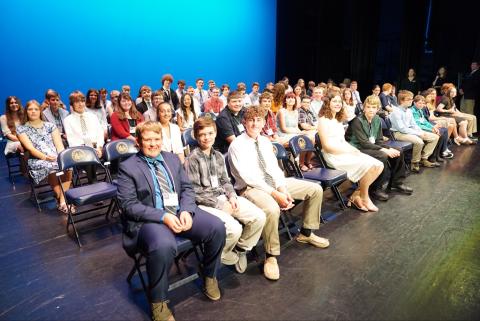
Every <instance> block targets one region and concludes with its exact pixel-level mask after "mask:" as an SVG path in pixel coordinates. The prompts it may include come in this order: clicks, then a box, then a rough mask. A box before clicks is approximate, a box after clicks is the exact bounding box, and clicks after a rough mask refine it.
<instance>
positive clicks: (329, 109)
mask: <svg viewBox="0 0 480 321" xmlns="http://www.w3.org/2000/svg"><path fill="white" fill-rule="evenodd" d="M231 98H235V93H232V95H231ZM70 103H71V105H72V106H73V108H74V110H77V111H79V108H78V107H79V106H78V105H84V98H83V97H82V95H79V93H74V95H73V96H71V101H70ZM228 106H229V108H230V107H233V104H232V106H230V105H228ZM366 106H368V104H366ZM76 107H77V108H76ZM229 110H230V109H229ZM322 110H323V113H321V114H320V116H321V117H320V126H319V134H320V138H321V140H322V145H323V148H324V151H323V154H324V157H325V158H326V159H327V162H329V164H330V165H332V166H334V167H337V168H340V169H345V170H346V171H347V173H348V174H349V178H350V179H351V180H352V181H354V182H355V181H360V184H359V185H360V187H359V190H358V192H355V193H357V194H356V195H355V193H354V195H353V196H352V199H351V200H352V202H353V203H354V204H355V205H356V206H357V207H358V208H360V209H363V210H373V211H376V210H378V209H377V208H376V207H375V206H374V205H373V203H372V202H371V200H370V199H369V196H368V186H369V185H370V184H371V183H372V182H373V181H374V180H375V179H377V177H378V176H379V175H380V173H381V172H382V170H383V168H384V165H383V163H381V162H379V161H376V160H375V159H374V158H371V157H369V156H367V155H365V154H362V153H360V152H359V151H358V150H356V149H355V148H352V147H351V146H350V145H349V144H348V143H346V141H345V138H344V129H343V124H342V122H341V121H343V120H344V115H343V114H344V111H343V110H344V108H343V103H342V99H341V97H340V95H339V94H338V93H336V92H332V93H329V94H328V96H327V97H325V100H324V108H322ZM249 113H250V115H256V116H251V117H252V118H249ZM26 114H27V119H28V124H27V123H25V124H26V125H27V127H32V128H31V130H30V131H29V132H36V133H34V134H31V133H30V135H32V136H30V137H36V136H35V135H38V132H39V131H38V129H42V128H44V127H45V129H46V130H45V132H46V133H49V134H50V136H51V137H52V139H51V141H52V142H53V145H54V148H55V149H57V151H58V150H61V149H63V147H58V146H60V144H58V140H59V139H58V137H59V134H58V131H57V130H56V129H55V127H54V126H53V125H51V126H48V125H45V124H46V123H43V122H42V121H41V119H40V106H39V104H38V103H36V102H29V103H27V106H26ZM374 115H375V113H374ZM265 116H266V110H265V109H262V108H257V107H252V108H249V109H247V110H246V111H245V115H244V116H243V117H244V118H243V120H242V125H243V128H244V129H246V134H245V133H243V134H241V135H240V136H242V137H244V138H246V139H247V141H248V137H247V136H249V137H250V138H251V136H250V135H248V133H249V130H248V129H249V128H250V129H251V130H256V131H258V133H257V134H256V136H255V135H254V136H255V137H256V138H257V140H256V141H257V142H258V148H259V149H260V142H261V141H264V142H266V145H265V146H267V147H268V148H267V147H264V148H262V150H265V151H267V150H270V151H271V150H272V149H271V145H270V144H269V143H268V141H269V140H268V139H266V138H263V136H260V133H261V132H262V131H263V130H264V125H265ZM219 118H220V117H219ZM217 120H218V119H217ZM339 120H340V121H339ZM199 123H201V122H199ZM156 124H157V125H156V126H158V127H159V128H160V129H159V130H157V131H159V132H160V136H161V135H162V134H163V132H162V128H161V125H160V124H158V123H156ZM209 127H212V128H214V126H209ZM139 128H140V129H141V128H142V126H140V127H139ZM237 129H238V128H237ZM42 131H43V130H42ZM137 132H138V128H137ZM24 134H27V136H28V135H29V133H26V132H24V131H23V128H21V127H20V131H19V138H20V140H21V141H22V143H23V140H24V139H23V138H24ZM215 134H216V130H215ZM195 135H196V137H197V139H199V141H200V140H201V139H200V136H199V135H198V133H196V134H195ZM205 136H209V140H208V142H209V144H213V142H214V140H215V137H212V136H213V135H212V134H211V133H210V134H208V135H207V134H206V135H205ZM258 137H262V138H261V139H260V138H258ZM32 140H34V141H36V139H32ZM157 140H158V139H157ZM146 141H150V142H151V143H152V142H154V143H155V140H153V139H152V140H146ZM254 141H255V140H254ZM157 143H158V142H157ZM231 143H232V146H231V148H230V159H231V160H232V161H231V162H232V164H231V165H232V169H233V170H232V172H233V173H234V174H233V175H234V176H235V179H236V181H237V182H240V183H239V184H240V185H241V184H242V182H243V184H244V185H243V188H242V186H237V187H238V190H240V191H242V189H244V191H243V193H242V195H245V197H246V198H247V199H248V198H251V202H252V203H254V204H257V203H258V204H257V206H258V207H259V208H260V209H262V210H263V212H264V213H265V214H266V215H267V219H266V221H268V216H269V215H273V217H275V213H276V212H277V207H278V208H288V207H289V206H291V205H292V200H293V198H292V196H293V197H295V195H294V194H296V192H294V190H295V187H294V186H292V187H291V188H292V190H290V191H289V190H288V184H287V183H285V184H287V185H286V186H277V185H278V183H276V181H275V178H276V177H277V179H279V180H280V182H281V181H282V180H281V175H283V174H281V175H279V176H276V173H275V171H276V170H277V166H276V165H273V164H276V161H275V158H274V156H273V158H272V155H273V153H272V152H270V154H271V155H270V156H269V155H268V154H267V155H262V153H263V152H262V153H260V155H262V156H258V155H259V154H258V152H257V147H256V146H257V145H256V144H254V146H251V147H254V148H255V149H254V150H255V152H256V153H257V156H256V158H257V159H258V160H259V161H258V164H259V166H258V168H259V169H260V171H263V172H265V173H263V174H262V173H261V172H260V174H262V175H258V173H257V174H255V175H253V179H255V178H257V180H258V178H260V180H261V182H258V181H257V183H258V184H257V185H256V184H255V183H252V184H253V186H250V185H249V182H251V181H250V180H252V176H249V175H250V174H251V173H252V168H251V163H250V160H251V159H252V155H251V154H247V153H245V151H246V150H248V148H247V145H242V140H240V139H239V140H236V139H235V140H232V142H231ZM244 143H245V142H244ZM139 144H140V146H141V147H142V152H143V153H144V154H145V153H148V152H149V151H153V150H157V149H158V146H151V147H150V148H147V149H146V150H144V149H143V145H142V143H141V142H140V143H139ZM159 144H160V146H161V144H162V136H161V137H160V143H159ZM245 144H246V143H245ZM23 145H24V146H28V141H27V142H26V143H23ZM154 145H155V144H154ZM157 145H158V144H157ZM236 145H239V146H238V148H237V153H235V149H234V147H235V146H236ZM38 146H39V148H41V147H40V145H38ZM27 149H29V150H30V149H31V147H30V146H28V148H27ZM50 149H51V150H53V148H52V146H50ZM32 150H34V149H32ZM250 150H252V149H251V148H250ZM32 154H34V156H35V158H36V160H40V161H49V162H52V163H54V162H55V161H54V159H55V157H51V155H49V154H48V153H45V154H42V153H39V154H37V155H35V153H32ZM192 155H194V154H193V153H192ZM202 157H203V155H202ZM238 158H240V159H243V161H238ZM262 159H263V162H262ZM267 160H268V162H267ZM236 161H237V163H236ZM262 163H263V164H264V165H263V166H262ZM180 164H181V162H180ZM242 164H243V169H242ZM245 164H248V166H245ZM122 166H123V165H122ZM122 166H121V170H120V174H122V173H124V174H127V173H128V171H123V172H122ZM269 166H273V168H271V169H270V171H268V170H267V169H268V167H269ZM187 168H189V169H190V163H189V162H188V161H187ZM209 170H210V169H209ZM236 171H237V172H236ZM154 172H157V171H154ZM188 172H189V173H190V170H189V171H188ZM240 172H243V173H244V175H243V176H245V177H247V178H246V179H245V180H243V181H242V178H243V176H242V175H235V173H240ZM267 172H269V173H270V172H271V174H270V175H267V174H266V173H267ZM164 173H166V174H167V175H168V174H169V173H171V172H169V170H166V171H164ZM180 174H181V173H180ZM277 174H278V173H277ZM269 176H270V177H269ZM175 177H177V175H171V174H170V179H174V178H175ZM178 177H181V175H179V176H178ZM243 179H244V178H243ZM217 180H218V177H217ZM159 181H160V180H159ZM192 181H193V180H192ZM213 181H215V180H213ZM253 181H254V182H255V180H253ZM272 181H273V183H272ZM207 182H208V180H207ZM262 182H263V183H262ZM269 182H270V183H269ZM297 183H298V182H297ZM302 183H305V182H302ZM159 184H160V183H159ZM209 184H210V187H211V185H212V184H214V183H212V179H210V180H209ZM217 184H218V182H217ZM272 184H273V186H274V187H276V188H274V187H272V186H271V185H272ZM167 185H168V184H167ZM173 185H174V184H170V186H173ZM269 185H270V188H269V187H268V186H269ZM313 185H315V184H313ZM122 186H124V184H122V182H121V181H120V184H119V191H120V194H119V195H121V190H122ZM126 186H128V184H127V185H126ZM136 186H138V185H136ZM315 186H316V189H317V194H318V193H321V188H319V186H318V185H315ZM249 187H250V188H251V189H250V190H252V194H253V195H251V196H250V197H249V196H248V194H249V193H248V191H249ZM365 187H366V188H365ZM402 187H403V190H404V191H407V192H408V189H407V188H405V186H404V185H403V186H402ZM255 188H257V189H258V190H259V191H256V190H255ZM284 188H287V190H285V189H284ZM159 189H161V188H160V187H159ZM125 190H128V191H129V193H130V194H129V195H130V196H131V192H132V190H131V188H130V189H125ZM201 190H202V191H203V190H204V189H203V188H201ZM300 190H301V191H304V192H305V191H307V190H308V188H307V189H305V186H303V187H301V188H300ZM261 191H263V192H266V195H267V196H268V195H269V194H270V196H271V197H272V199H273V200H274V201H275V202H276V204H277V205H276V206H275V203H272V202H267V203H270V204H265V198H264V197H262V198H261V199H260V200H257V203H255V197H256V196H258V195H261V193H260V192H261ZM410 192H411V190H410ZM290 194H291V195H290ZM136 195H143V196H142V200H144V199H145V198H144V195H145V193H140V192H138V193H137V194H136ZM320 195H321V194H320ZM229 196H231V193H230V194H228V190H225V191H224V197H222V198H221V199H223V203H221V204H223V205H222V206H221V209H224V206H225V201H226V200H228V203H229V205H226V208H225V209H226V211H227V212H228V210H229V209H232V210H233V207H237V206H238V205H239V204H240V202H239V203H237V202H235V201H233V203H234V204H232V202H230V198H227V197H229ZM168 198H169V199H171V197H168ZM173 198H174V197H173ZM298 198H300V199H305V196H303V198H302V196H299V197H298ZM201 199H203V198H201ZM267 199H268V198H267ZM120 200H122V197H121V196H120ZM150 201H151V199H150ZM177 203H178V200H177ZM320 203H321V202H320ZM123 204H125V203H123ZM169 204H170V203H169ZM272 204H273V207H271V206H272ZM160 206H161V205H160ZM125 207H126V205H125ZM215 208H217V207H216V206H215ZM217 209H218V208H217ZM272 211H273V212H272ZM126 212H128V210H127V211H126ZM134 213H136V212H134ZM257 213H259V212H258V211H257ZM269 213H270V214H269ZM271 213H274V214H271ZM315 213H316V214H315V215H313V217H311V216H308V215H307V214H308V213H307V211H306V212H305V215H306V217H305V219H304V226H303V228H302V233H301V234H300V236H299V238H298V240H299V241H301V242H302V241H303V242H308V243H312V244H314V245H317V246H319V247H325V246H328V240H323V239H320V238H318V237H316V236H315V235H314V234H312V233H311V229H315V228H318V227H317V226H318V221H319V213H320V207H318V211H315ZM132 215H133V216H134V217H137V219H138V215H137V214H132ZM136 215H137V216H136ZM185 215H186V214H184V215H183V216H185ZM317 215H318V217H316V216H317ZM307 216H308V217H309V218H307ZM315 217H316V218H315ZM276 218H277V219H276V220H271V221H275V223H271V224H277V225H273V226H278V215H277V216H276ZM172 219H173V222H172V224H174V225H172V226H174V227H176V228H177V231H179V230H178V228H179V227H180V226H183V227H184V228H185V225H186V226H188V225H189V223H188V217H187V218H186V219H185V218H182V215H180V218H179V221H176V220H175V219H174V218H172ZM185 220H187V221H185ZM309 222H310V223H309ZM312 222H313V223H312ZM167 225H168V224H167ZM137 227H138V226H137ZM271 227H272V226H271ZM234 229H235V228H234ZM270 230H276V229H274V228H270ZM264 231H265V229H264ZM272 233H273V232H270V233H267V234H269V235H268V236H265V235H264V238H268V237H272V235H271V234H272ZM277 233H278V232H277ZM237 234H238V225H237ZM264 234H265V232H264ZM149 237H150V236H149ZM149 237H147V239H149ZM257 240H258V239H257ZM272 243H273V245H272V244H270V246H268V245H267V244H268V242H267V241H266V242H265V245H266V247H267V248H266V252H267V258H266V267H265V270H264V272H265V275H266V276H267V277H269V278H272V279H275V278H276V275H277V271H278V265H277V264H276V260H275V259H274V256H275V254H276V253H277V252H276V251H275V244H276V240H273V241H272ZM135 244H139V243H138V242H135ZM155 244H158V242H155ZM235 246H236V245H235ZM229 248H230V249H231V248H232V246H230V247H227V249H229ZM248 248H249V246H247V247H246V249H247V250H248ZM233 249H234V251H231V250H228V251H227V252H225V253H224V254H225V255H224V257H225V260H224V262H225V263H230V264H231V262H232V260H233V261H236V262H235V264H236V265H238V266H239V268H238V270H240V271H241V270H242V268H241V267H242V266H245V265H244V264H243V263H242V264H241V263H239V262H240V256H241V254H240V255H239V253H238V252H242V251H241V247H240V248H236V247H234V248H233ZM269 249H270V250H269ZM269 251H270V252H273V253H270V252H269ZM147 252H148V251H147ZM234 252H235V254H236V255H235V254H232V253H234ZM268 254H270V255H271V256H268ZM228 257H230V259H231V260H230V261H229V260H228ZM237 257H238V261H237ZM167 262H168V261H167ZM242 262H245V261H244V259H242ZM147 268H148V263H147ZM157 272H158V271H157V270H156V272H152V273H157ZM206 275H208V274H206ZM278 275H279V274H278ZM149 276H150V274H149ZM157 277H159V276H158V274H157ZM165 277H166V276H165ZM152 278H153V279H155V277H154V276H152ZM167 284H168V283H167ZM206 284H207V293H208V289H210V295H211V296H212V297H217V296H216V293H217V290H216V288H218V286H216V285H215V284H216V282H215V280H214V278H211V279H210V280H209V281H208V282H207V283H206ZM211 291H213V292H211ZM212 293H213V294H212ZM218 294H219V292H218ZM161 302H163V301H161ZM163 305H164V303H162V306H163ZM154 308H155V307H154ZM154 311H155V309H154Z"/></svg>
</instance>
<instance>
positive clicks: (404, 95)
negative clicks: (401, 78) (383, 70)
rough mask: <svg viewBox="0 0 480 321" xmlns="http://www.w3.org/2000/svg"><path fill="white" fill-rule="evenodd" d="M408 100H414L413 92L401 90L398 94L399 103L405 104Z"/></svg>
mask: <svg viewBox="0 0 480 321" xmlns="http://www.w3.org/2000/svg"><path fill="white" fill-rule="evenodd" d="M408 98H412V99H413V93H412V92H411V91H408V90H400V91H399V92H398V102H399V103H403V102H404V101H405V100H407V99H408Z"/></svg>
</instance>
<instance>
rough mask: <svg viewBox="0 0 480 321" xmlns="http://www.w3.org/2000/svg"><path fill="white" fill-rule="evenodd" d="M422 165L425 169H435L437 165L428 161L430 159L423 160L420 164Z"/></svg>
mask: <svg viewBox="0 0 480 321" xmlns="http://www.w3.org/2000/svg"><path fill="white" fill-rule="evenodd" d="M420 164H421V165H422V166H423V167H428V168H433V167H435V164H434V163H432V162H430V161H428V159H422V161H421V162H420Z"/></svg>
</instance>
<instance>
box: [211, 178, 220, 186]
mask: <svg viewBox="0 0 480 321" xmlns="http://www.w3.org/2000/svg"><path fill="white" fill-rule="evenodd" d="M210 184H212V187H218V177H217V175H210Z"/></svg>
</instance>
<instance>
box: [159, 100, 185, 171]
mask: <svg viewBox="0 0 480 321" xmlns="http://www.w3.org/2000/svg"><path fill="white" fill-rule="evenodd" d="M157 111H158V116H157V117H158V121H159V122H160V124H162V150H163V151H165V152H171V153H174V154H177V156H178V158H179V159H180V161H181V162H182V164H183V163H184V162H185V154H184V152H183V144H182V134H181V132H180V128H179V127H178V126H177V125H175V124H172V122H171V121H170V120H171V119H172V107H171V105H170V104H169V103H167V102H162V103H160V105H158V107H157Z"/></svg>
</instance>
